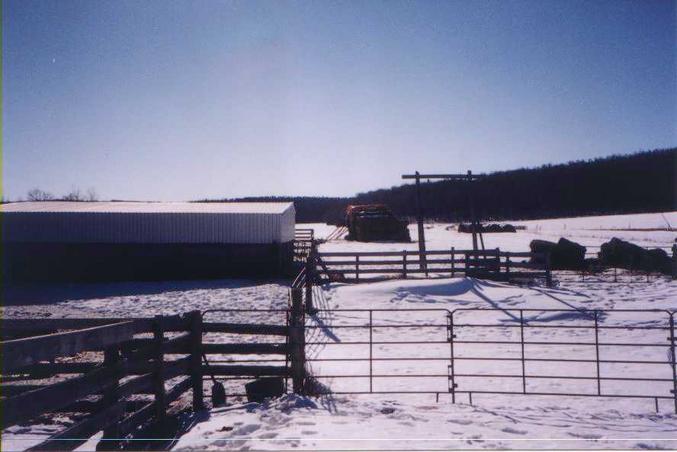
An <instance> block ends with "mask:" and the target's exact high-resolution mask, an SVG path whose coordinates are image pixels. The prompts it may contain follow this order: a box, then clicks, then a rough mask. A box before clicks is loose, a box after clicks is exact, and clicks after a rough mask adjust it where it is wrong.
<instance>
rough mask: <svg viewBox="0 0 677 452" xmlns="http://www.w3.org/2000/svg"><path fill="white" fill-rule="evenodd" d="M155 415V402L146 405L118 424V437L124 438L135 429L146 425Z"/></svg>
mask: <svg viewBox="0 0 677 452" xmlns="http://www.w3.org/2000/svg"><path fill="white" fill-rule="evenodd" d="M154 413H155V402H149V403H147V404H146V405H145V406H144V407H143V408H141V409H139V410H138V411H135V412H134V413H132V414H130V415H129V416H127V417H126V418H124V419H123V420H121V421H120V423H119V424H118V431H119V432H120V436H122V437H124V436H126V435H129V434H130V433H132V432H134V431H135V430H136V429H137V428H139V427H140V426H142V425H143V424H144V423H146V422H147V421H148V420H149V419H151V418H152V417H153V414H154Z"/></svg>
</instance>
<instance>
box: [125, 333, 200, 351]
mask: <svg viewBox="0 0 677 452" xmlns="http://www.w3.org/2000/svg"><path fill="white" fill-rule="evenodd" d="M153 343H154V340H153V339H151V338H140V339H131V340H129V341H126V342H125V343H124V344H123V349H124V350H135V349H138V348H141V347H146V346H149V345H151V344H153ZM162 350H163V352H164V353H167V354H170V355H171V354H184V353H190V333H184V334H181V335H179V336H176V337H173V338H171V339H168V340H166V341H164V343H163V344H162Z"/></svg>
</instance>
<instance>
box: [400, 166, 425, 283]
mask: <svg viewBox="0 0 677 452" xmlns="http://www.w3.org/2000/svg"><path fill="white" fill-rule="evenodd" d="M415 176H416V222H417V223H418V253H419V254H418V258H419V263H420V264H419V265H420V269H421V270H424V271H425V275H426V277H427V276H428V262H427V260H426V256H425V230H424V229H423V207H422V206H421V177H420V174H419V173H418V171H416V174H415ZM402 177H404V176H402Z"/></svg>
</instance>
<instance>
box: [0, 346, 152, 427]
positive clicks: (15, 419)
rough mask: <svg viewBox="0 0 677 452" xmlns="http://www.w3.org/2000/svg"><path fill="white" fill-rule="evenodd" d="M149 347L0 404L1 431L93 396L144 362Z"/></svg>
mask: <svg viewBox="0 0 677 452" xmlns="http://www.w3.org/2000/svg"><path fill="white" fill-rule="evenodd" d="M151 352H152V347H149V348H146V349H143V350H139V351H138V352H137V353H135V355H134V356H132V357H128V358H125V359H123V360H122V361H120V362H119V363H118V364H116V365H114V366H110V367H103V366H99V367H97V368H96V369H95V370H93V371H92V372H89V373H87V374H85V375H82V376H80V377H76V378H71V379H69V380H66V381H62V382H58V383H55V384H53V385H49V386H41V387H39V388H37V389H35V390H32V391H26V392H22V393H20V394H18V395H16V396H14V397H10V398H7V399H4V400H1V401H0V412H1V413H3V414H4V416H3V427H9V426H11V425H15V424H17V423H20V422H23V421H27V420H30V419H32V418H34V417H36V416H38V415H40V414H43V413H48V412H50V411H54V410H57V409H59V408H62V407H64V406H67V405H68V404H70V403H72V402H74V401H76V400H78V399H80V398H83V397H85V396H87V395H90V394H97V393H99V392H101V391H103V390H104V389H106V388H108V387H109V386H110V385H111V384H114V382H115V381H116V380H117V379H118V378H121V377H123V376H125V375H127V374H128V371H129V369H130V367H132V366H134V365H138V363H139V362H140V360H144V359H147V356H148V354H149V353H151Z"/></svg>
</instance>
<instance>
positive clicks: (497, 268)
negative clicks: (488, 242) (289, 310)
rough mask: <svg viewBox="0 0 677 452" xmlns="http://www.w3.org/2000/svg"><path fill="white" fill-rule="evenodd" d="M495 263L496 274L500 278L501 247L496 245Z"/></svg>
mask: <svg viewBox="0 0 677 452" xmlns="http://www.w3.org/2000/svg"><path fill="white" fill-rule="evenodd" d="M494 262H495V264H496V268H495V270H496V276H497V277H498V278H500V276H501V249H500V248H499V247H496V259H495V260H494Z"/></svg>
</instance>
